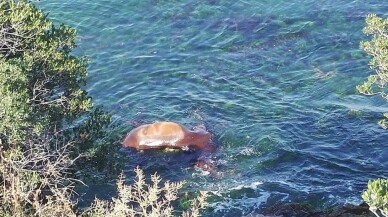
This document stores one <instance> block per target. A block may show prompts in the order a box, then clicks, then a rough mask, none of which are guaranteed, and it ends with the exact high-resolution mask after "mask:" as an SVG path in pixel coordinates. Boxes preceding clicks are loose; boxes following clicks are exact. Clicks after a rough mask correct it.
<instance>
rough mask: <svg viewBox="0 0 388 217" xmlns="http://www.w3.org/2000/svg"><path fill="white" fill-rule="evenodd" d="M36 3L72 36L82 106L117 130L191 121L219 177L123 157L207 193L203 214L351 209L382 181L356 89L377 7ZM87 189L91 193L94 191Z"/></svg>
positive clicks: (377, 104) (173, 157)
mask: <svg viewBox="0 0 388 217" xmlns="http://www.w3.org/2000/svg"><path fill="white" fill-rule="evenodd" d="M38 6H39V7H41V8H42V9H44V11H45V12H49V18H50V19H52V20H54V22H55V23H57V24H58V23H65V24H67V25H70V26H72V27H74V28H75V29H76V30H77V32H78V36H77V40H76V41H77V44H78V47H77V48H76V49H75V51H74V53H75V54H76V55H79V56H88V57H89V58H90V59H91V62H90V65H89V66H88V72H89V75H88V81H87V82H88V84H87V86H86V88H87V90H88V92H89V95H90V96H92V97H93V100H94V103H95V104H96V105H99V106H103V107H104V109H105V110H107V111H108V112H110V113H111V114H113V121H114V123H115V124H116V126H118V129H119V130H118V131H119V132H120V133H122V134H123V135H124V134H125V133H126V132H128V131H129V130H131V129H132V128H133V125H134V123H139V122H142V123H152V122H154V121H160V120H169V121H175V122H179V123H181V124H184V125H186V126H187V127H189V128H191V127H194V126H196V125H197V124H201V123H204V124H205V125H206V126H207V128H208V130H209V131H210V132H211V133H212V134H213V140H214V141H215V143H216V145H217V150H216V152H215V153H214V154H213V160H214V161H215V162H216V164H217V165H218V168H219V172H220V177H219V178H217V179H213V178H211V177H209V176H206V175H205V174H202V173H201V172H200V171H196V170H195V168H194V167H193V166H192V164H191V163H190V159H191V155H190V154H187V153H180V152H178V153H176V152H173V153H160V152H156V153H154V152H152V153H147V152H145V153H139V152H136V151H133V150H127V149H125V150H123V151H124V152H126V154H127V155H128V163H127V164H126V166H125V172H126V174H127V177H128V182H129V183H130V181H131V179H132V178H133V172H132V171H133V168H134V167H135V166H136V165H140V166H141V168H143V169H144V170H145V173H146V174H153V173H154V172H156V171H157V172H158V174H160V175H161V176H162V178H163V179H165V180H173V181H177V180H187V183H188V185H187V186H186V187H185V188H186V190H190V191H196V190H207V191H211V192H212V193H213V194H212V195H213V196H212V197H211V201H210V208H209V210H208V213H212V214H209V215H216V216H239V215H246V214H249V213H252V212H260V210H261V209H262V208H263V207H265V206H270V205H271V204H276V203H287V202H308V203H310V204H312V205H313V206H315V207H317V208H321V209H322V208H323V209H324V208H327V207H330V206H332V205H339V204H343V203H346V202H350V203H359V202H361V197H360V194H361V192H362V191H363V190H364V189H365V188H366V184H367V181H368V180H369V179H374V178H378V177H385V178H388V160H387V159H388V132H387V131H386V130H383V129H381V128H379V126H378V125H377V121H378V120H379V118H381V117H382V113H383V112H387V111H388V106H387V105H388V104H387V102H386V101H384V100H383V99H381V97H379V96H375V97H366V96H362V95H359V94H358V93H357V92H356V89H355V87H356V85H358V84H360V83H362V81H364V80H365V79H366V77H367V76H368V75H369V74H370V73H373V70H371V69H370V68H369V66H368V61H369V59H370V57H369V56H367V55H366V54H365V53H364V52H363V51H362V50H361V49H360V48H359V43H360V41H362V40H368V39H369V38H368V37H367V36H365V35H364V34H363V33H362V28H363V27H364V26H365V21H364V19H365V17H366V16H367V14H369V13H376V14H378V15H380V16H383V17H387V16H388V4H387V2H386V1H381V0H368V1H362V0H327V1H315V0H305V1H301V0H278V1H269V0H240V1H239V0H236V1H232V0H143V1H139V0H109V1H108V0H93V1H89V0H77V1H75V0H67V1H59V0H50V1H41V2H39V3H38ZM96 193H98V191H97V190H96Z"/></svg>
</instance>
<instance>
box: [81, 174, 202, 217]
mask: <svg viewBox="0 0 388 217" xmlns="http://www.w3.org/2000/svg"><path fill="white" fill-rule="evenodd" d="M135 173H136V177H137V179H136V180H135V182H134V184H132V185H125V184H124V179H125V177H124V176H123V175H121V176H120V177H119V179H118V181H117V190H118V196H117V198H113V199H112V201H111V202H108V201H103V200H99V199H96V200H95V201H94V203H93V205H92V207H91V208H89V210H87V211H86V212H85V213H83V216H85V217H116V216H117V217H120V216H122V217H125V216H144V217H161V216H173V214H176V213H175V212H174V207H173V206H172V202H174V201H175V200H177V199H178V190H179V189H181V188H182V187H183V184H184V182H169V181H167V182H165V183H164V185H163V186H160V183H161V180H162V179H161V177H160V176H158V175H157V174H154V175H152V176H151V181H152V183H151V184H147V183H146V181H145V176H144V173H143V171H142V170H141V169H140V168H139V167H137V168H136V169H135ZM206 197H207V194H206V192H200V194H199V195H198V196H197V197H196V198H194V199H193V200H192V201H191V205H190V207H191V208H190V209H189V210H187V211H185V212H183V213H182V215H181V216H183V217H197V216H200V215H199V214H200V213H199V211H200V210H201V209H203V208H205V206H206Z"/></svg>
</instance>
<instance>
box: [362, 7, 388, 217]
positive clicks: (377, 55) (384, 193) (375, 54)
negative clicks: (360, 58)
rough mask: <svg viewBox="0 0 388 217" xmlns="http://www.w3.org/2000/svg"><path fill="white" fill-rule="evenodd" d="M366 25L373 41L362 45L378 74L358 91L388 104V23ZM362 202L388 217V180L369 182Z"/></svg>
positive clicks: (373, 19)
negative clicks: (377, 95) (376, 96)
mask: <svg viewBox="0 0 388 217" xmlns="http://www.w3.org/2000/svg"><path fill="white" fill-rule="evenodd" d="M366 24H367V25H366V27H365V28H364V30H363V31H364V33H365V34H367V35H372V39H371V40H370V41H363V42H361V48H362V49H364V51H366V52H367V53H368V54H369V55H370V56H371V57H372V59H371V60H370V62H369V65H370V66H371V68H372V69H374V70H375V74H372V75H369V76H368V79H367V80H366V81H365V82H364V83H363V84H361V85H359V86H357V90H358V91H359V92H360V93H362V94H365V95H376V94H379V95H381V96H382V97H383V98H384V99H385V100H387V101H388V19H384V18H380V17H378V16H376V15H375V14H371V15H368V17H367V18H366ZM387 121H388V113H385V114H384V118H383V119H382V120H380V121H379V124H380V126H382V127H383V128H385V129H387V128H388V125H387ZM362 198H363V200H364V201H365V202H366V203H367V204H368V205H369V207H370V210H371V211H372V212H373V213H375V215H376V216H381V215H384V216H388V180H387V179H377V180H373V181H369V182H368V189H367V190H366V191H364V192H363V194H362ZM379 213H380V214H379Z"/></svg>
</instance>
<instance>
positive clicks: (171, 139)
mask: <svg viewBox="0 0 388 217" xmlns="http://www.w3.org/2000/svg"><path fill="white" fill-rule="evenodd" d="M122 145H123V146H124V147H130V148H135V149H139V150H143V149H160V148H173V149H182V150H190V149H194V150H200V151H201V152H202V155H203V156H201V157H199V159H197V161H196V166H197V167H198V168H200V169H202V170H205V171H208V172H210V174H212V175H213V174H214V173H215V172H216V166H215V165H214V163H213V162H212V161H211V160H210V159H208V158H207V157H204V156H206V155H208V154H209V153H211V152H212V151H213V149H214V147H213V143H212V141H211V135H210V133H209V132H207V131H206V130H205V128H204V127H202V128H198V129H196V130H189V129H187V128H186V127H184V126H182V125H180V124H177V123H174V122H155V123H153V124H145V125H141V126H139V127H137V128H135V129H133V130H132V131H130V132H129V133H128V134H127V136H126V138H125V139H124V141H123V142H122Z"/></svg>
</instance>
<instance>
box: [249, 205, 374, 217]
mask: <svg viewBox="0 0 388 217" xmlns="http://www.w3.org/2000/svg"><path fill="white" fill-rule="evenodd" d="M354 216H355V217H374V215H373V213H372V212H370V211H369V206H368V205H367V204H366V203H362V204H360V205H352V204H345V205H344V206H341V207H337V208H333V209H331V210H327V211H318V212H317V211H313V210H311V209H310V208H309V207H308V206H307V205H304V204H297V203H296V204H277V205H274V206H271V207H269V208H266V209H264V210H263V211H262V212H261V213H251V214H249V215H246V216H245V217H354Z"/></svg>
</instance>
